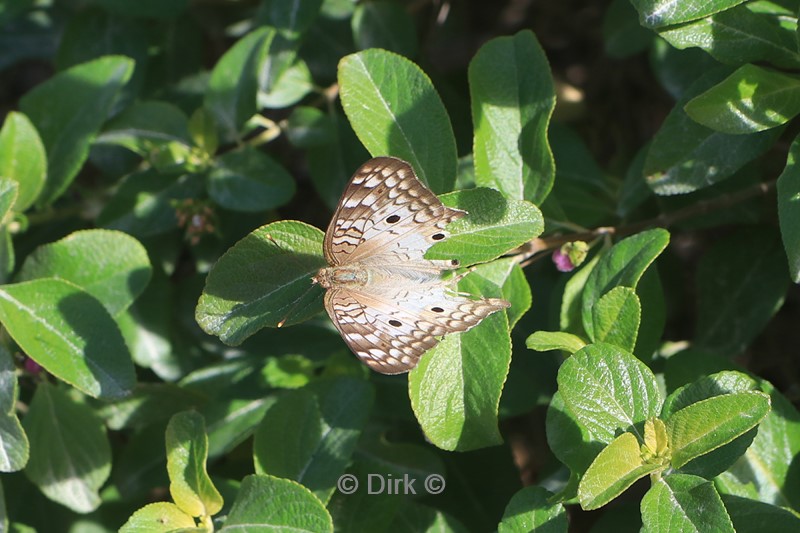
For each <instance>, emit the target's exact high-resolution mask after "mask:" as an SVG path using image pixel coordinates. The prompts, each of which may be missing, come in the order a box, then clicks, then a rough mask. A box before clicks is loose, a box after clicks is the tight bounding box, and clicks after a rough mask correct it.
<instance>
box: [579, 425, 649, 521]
mask: <svg viewBox="0 0 800 533" xmlns="http://www.w3.org/2000/svg"><path fill="white" fill-rule="evenodd" d="M659 469H663V467H662V466H660V465H658V464H647V463H645V461H644V460H643V459H642V452H641V449H640V444H639V440H638V439H637V438H636V436H635V435H634V434H633V433H623V434H622V435H620V436H619V437H617V438H616V439H614V440H612V441H611V443H609V445H608V446H606V447H605V448H603V451H601V452H600V454H599V455H598V456H597V457H596V458H595V460H594V461H593V462H592V464H591V466H589V469H588V470H586V472H585V473H584V474H583V477H582V478H581V482H580V484H579V485H578V498H579V500H580V502H581V508H582V509H584V510H586V511H591V510H593V509H599V508H600V507H602V506H604V505H605V504H607V503H608V502H610V501H611V500H613V499H614V498H616V497H617V496H619V495H620V494H622V493H623V492H624V491H626V490H628V488H630V486H631V485H633V484H634V483H635V482H636V481H638V480H639V479H641V478H643V477H644V476H646V475H648V474H650V473H652V472H655V471H657V470H659Z"/></svg>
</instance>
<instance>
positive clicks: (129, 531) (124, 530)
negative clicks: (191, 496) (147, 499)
mask: <svg viewBox="0 0 800 533" xmlns="http://www.w3.org/2000/svg"><path fill="white" fill-rule="evenodd" d="M195 526H196V524H195V523H194V518H192V517H191V516H189V515H188V514H186V513H184V512H183V511H181V509H180V508H179V507H178V506H177V505H175V504H174V503H169V502H156V503H151V504H149V505H145V506H144V507H142V508H141V509H139V510H138V511H136V512H135V513H133V514H132V515H131V517H130V518H128V521H127V522H125V524H124V525H123V526H122V527H121V528H120V529H119V533H161V532H163V533H167V532H168V531H176V530H185V529H193V528H194V527H195Z"/></svg>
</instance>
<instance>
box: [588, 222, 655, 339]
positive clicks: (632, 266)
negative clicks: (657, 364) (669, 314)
mask: <svg viewBox="0 0 800 533" xmlns="http://www.w3.org/2000/svg"><path fill="white" fill-rule="evenodd" d="M668 243H669V233H668V232H667V231H666V230H664V229H661V228H655V229H651V230H647V231H643V232H641V233H638V234H636V235H633V236H631V237H627V238H625V239H622V240H621V241H619V242H618V243H617V244H615V245H614V247H613V248H611V250H609V251H608V252H607V253H605V254H604V255H603V256H602V257H601V258H600V260H599V262H598V263H597V265H596V266H595V267H594V268H593V269H592V271H591V273H590V274H589V278H588V279H587V280H586V286H585V287H584V289H583V311H582V319H583V327H584V329H585V330H586V332H587V333H588V334H589V337H590V338H594V336H595V331H594V316H593V308H594V306H595V304H596V303H597V301H598V300H599V299H600V298H601V297H602V296H603V295H604V294H606V293H607V292H608V291H610V290H611V289H613V288H614V287H619V286H622V287H630V288H632V289H635V288H636V285H637V284H638V283H639V279H640V278H641V277H642V274H644V271H645V270H647V268H648V267H649V266H650V264H651V263H652V262H653V261H655V259H656V257H658V256H659V255H660V254H661V252H663V251H664V249H665V248H666V247H667V244H668ZM637 323H638V321H637ZM637 326H638V324H637ZM634 342H635V338H634Z"/></svg>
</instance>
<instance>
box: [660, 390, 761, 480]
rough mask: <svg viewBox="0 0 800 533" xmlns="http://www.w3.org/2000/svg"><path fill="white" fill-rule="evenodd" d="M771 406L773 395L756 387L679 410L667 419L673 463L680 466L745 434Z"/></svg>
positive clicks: (676, 466) (759, 420)
mask: <svg viewBox="0 0 800 533" xmlns="http://www.w3.org/2000/svg"><path fill="white" fill-rule="evenodd" d="M769 410H770V401H769V396H767V395H766V394H764V393H762V392H757V391H752V392H741V393H734V394H724V395H721V396H715V397H713V398H709V399H707V400H702V401H699V402H696V403H693V404H692V405H690V406H688V407H685V408H683V409H681V410H680V411H677V412H676V413H674V414H673V415H672V416H670V417H669V418H668V419H667V420H666V426H667V434H668V435H669V442H670V448H671V450H672V466H673V467H674V468H680V467H681V466H683V465H685V464H686V463H688V462H689V461H691V460H692V459H694V458H695V457H699V456H701V455H703V454H706V453H708V452H711V451H713V450H715V449H717V448H719V447H720V446H722V445H724V444H727V443H728V442H730V441H732V440H733V439H735V438H736V437H738V436H740V435H743V434H744V433H746V432H747V431H749V430H750V429H752V428H754V427H755V426H756V425H758V423H759V422H761V420H762V419H763V418H764V417H765V416H767V413H769Z"/></svg>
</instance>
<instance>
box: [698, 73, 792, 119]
mask: <svg viewBox="0 0 800 533" xmlns="http://www.w3.org/2000/svg"><path fill="white" fill-rule="evenodd" d="M684 109H685V110H686V114H687V115H689V116H690V117H691V118H692V119H693V120H694V121H695V122H699V123H700V124H702V125H704V126H707V127H709V128H711V129H712V130H716V131H721V132H723V133H730V134H742V133H755V132H758V131H764V130H767V129H770V128H774V127H776V126H781V125H783V124H786V123H787V122H788V121H789V120H791V119H792V118H794V117H795V116H796V115H797V114H798V113H800V80H798V79H797V78H795V77H793V76H787V75H786V74H781V73H779V72H775V71H770V70H766V69H763V68H761V67H757V66H755V65H749V64H748V65H743V66H741V67H739V68H738V69H737V70H736V72H734V73H733V74H731V75H730V76H728V77H727V78H725V79H724V80H722V81H721V82H720V83H718V84H717V85H715V86H714V87H712V88H711V89H709V90H707V91H706V92H704V93H702V94H700V95H698V96H695V97H694V98H692V99H691V100H689V102H688V103H687V104H686V106H685V107H684Z"/></svg>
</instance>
